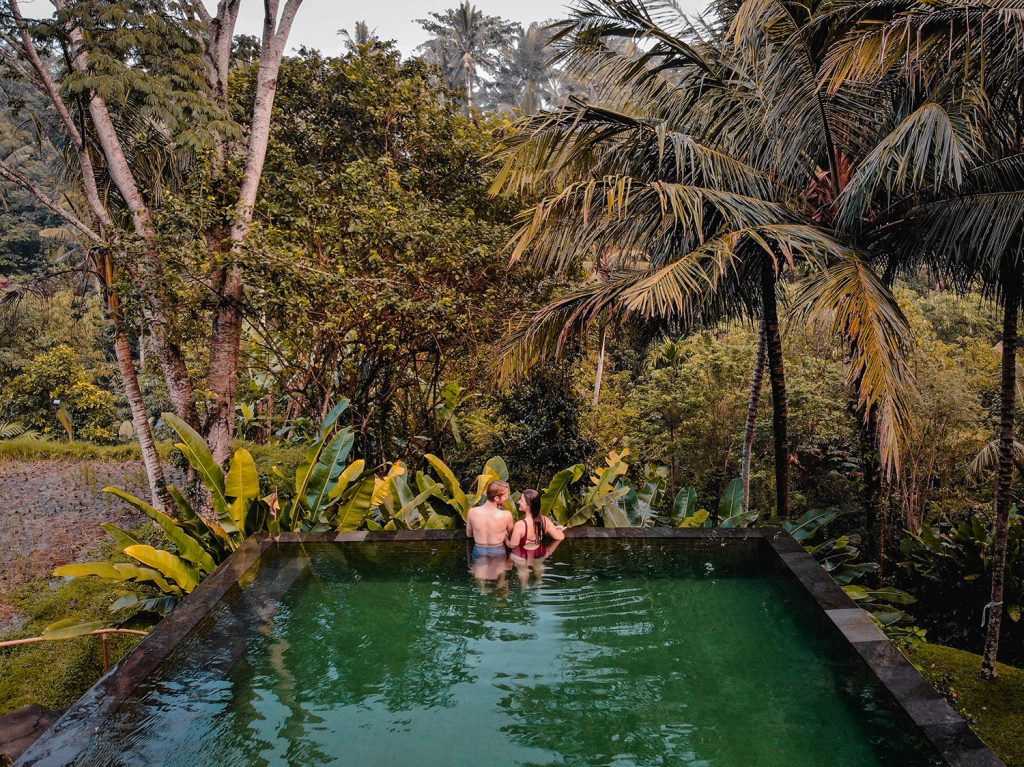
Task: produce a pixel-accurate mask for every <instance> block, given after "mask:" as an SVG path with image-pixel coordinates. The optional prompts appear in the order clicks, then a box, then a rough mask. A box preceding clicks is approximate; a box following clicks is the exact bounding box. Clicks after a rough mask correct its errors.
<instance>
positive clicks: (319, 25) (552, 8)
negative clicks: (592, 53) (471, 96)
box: [208, 0, 707, 54]
mask: <svg viewBox="0 0 1024 767" xmlns="http://www.w3.org/2000/svg"><path fill="white" fill-rule="evenodd" d="M459 2H460V0H361V1H359V2H357V0H304V2H303V4H302V7H301V8H300V9H299V15H298V16H297V17H296V20H295V25H294V26H293V27H292V34H291V38H290V39H289V48H297V47H298V46H299V45H307V46H309V47H311V48H319V49H320V50H321V51H322V52H323V53H325V54H336V53H339V52H341V49H342V46H343V44H344V42H343V40H342V38H341V37H340V36H339V35H338V30H339V29H348V30H350V31H351V30H352V27H353V26H354V25H355V22H356V21H357V20H365V21H366V23H367V24H369V25H370V27H371V28H376V30H377V34H378V35H379V36H380V37H382V38H384V39H386V40H396V41H397V42H398V47H399V48H400V49H401V50H402V51H403V52H404V53H410V52H412V51H413V50H414V49H415V48H416V46H418V45H419V44H420V43H422V42H423V41H424V40H425V39H426V37H427V35H426V33H425V32H424V31H423V30H422V29H420V27H419V25H418V24H417V23H416V21H415V20H416V19H422V18H427V14H428V13H430V12H431V11H443V10H444V9H445V8H454V7H455V6H456V5H458V4H459ZM567 2H568V0H474V3H475V5H476V6H477V7H478V8H480V9H481V10H482V11H483V12H484V13H486V14H488V15H493V16H502V17H504V18H506V19H511V20H512V21H518V22H522V23H529V22H531V21H544V20H546V19H550V18H558V17H560V16H563V15H564V9H565V7H566V5H567ZM208 5H216V3H214V2H212V0H208ZM282 5H283V3H282ZM680 5H681V6H682V8H683V9H684V10H685V11H686V12H688V13H696V12H697V11H699V10H701V9H702V8H703V7H704V6H705V5H707V2H706V0H681V2H680ZM262 25H263V3H261V2H259V0H242V13H241V16H240V18H239V24H238V28H237V31H238V32H239V33H245V34H252V35H256V36H257V37H258V36H259V35H260V31H261V29H262Z"/></svg>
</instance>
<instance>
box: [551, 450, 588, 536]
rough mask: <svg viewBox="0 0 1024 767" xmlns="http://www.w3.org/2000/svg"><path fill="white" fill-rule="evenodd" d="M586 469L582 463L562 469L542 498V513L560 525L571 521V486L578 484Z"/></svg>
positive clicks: (553, 478) (552, 479)
mask: <svg viewBox="0 0 1024 767" xmlns="http://www.w3.org/2000/svg"><path fill="white" fill-rule="evenodd" d="M584 471H585V467H584V466H583V464H582V463H578V464H576V465H575V466H570V467H569V468H568V469H562V470H561V471H560V472H558V473H557V474H555V476H553V477H552V478H551V482H550V483H549V484H548V486H547V487H546V488H544V492H543V493H541V496H540V511H541V514H543V515H544V516H546V517H550V518H551V519H553V520H555V522H557V523H558V524H560V525H564V524H565V523H566V522H568V521H569V497H568V492H569V486H570V485H572V484H573V483H574V482H578V481H579V479H580V477H582V476H583V472H584Z"/></svg>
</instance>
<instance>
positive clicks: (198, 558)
mask: <svg viewBox="0 0 1024 767" xmlns="http://www.w3.org/2000/svg"><path fill="white" fill-rule="evenodd" d="M103 492H105V493H110V494H111V495H116V496H117V497H118V498H120V499H121V500H123V501H126V502H127V503H130V504H131V505H132V506H134V507H135V508H137V509H138V510H139V511H141V512H142V513H143V514H145V515H146V516H147V517H149V518H150V519H152V520H153V521H154V522H156V523H157V524H158V525H160V527H161V529H162V530H163V531H164V535H166V536H167V540H169V541H170V542H171V543H172V544H173V545H174V546H175V547H176V548H177V549H178V553H179V554H180V555H181V556H182V557H183V558H184V559H186V560H188V561H189V562H191V563H192V564H194V565H196V566H198V567H199V569H200V570H202V571H203V572H204V573H207V574H209V573H212V572H213V571H214V570H216V569H217V563H216V562H215V561H214V559H213V557H212V556H210V553H209V552H208V551H207V550H206V549H205V548H203V545H202V544H201V543H200V542H199V541H197V540H196V539H195V538H193V537H192V536H190V535H189V534H188V533H186V532H185V531H184V530H182V529H181V528H180V527H178V525H177V523H175V521H174V520H173V519H171V518H170V517H169V516H167V515H166V514H164V513H163V512H161V511H160V510H158V509H155V508H154V507H152V506H150V505H149V504H148V503H146V502H145V501H143V500H141V499H139V498H136V497H135V496H134V495H131V494H130V493H126V492H124V491H123V490H119V489H118V488H116V487H107V488H104V491H103ZM133 545H142V544H140V543H139V542H138V541H136V542H135V543H134V544H129V545H128V546H127V547H125V550H127V548H130V547H131V546H133ZM157 569H159V568H157Z"/></svg>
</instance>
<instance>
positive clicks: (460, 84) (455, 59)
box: [418, 0, 518, 110]
mask: <svg viewBox="0 0 1024 767" xmlns="http://www.w3.org/2000/svg"><path fill="white" fill-rule="evenodd" d="M430 16H431V18H429V19H418V23H419V25H420V26H421V27H423V29H425V30H426V31H427V32H429V33H430V34H431V35H433V37H432V38H431V39H430V40H428V41H427V42H425V43H424V44H423V45H421V46H420V48H419V50H420V52H421V53H422V55H423V58H424V59H426V60H427V61H429V62H431V63H433V64H436V65H437V67H438V68H439V69H440V70H441V73H442V74H443V76H444V78H445V82H446V83H447V84H448V86H449V87H451V88H453V89H455V90H459V91H461V92H462V93H464V94H465V96H466V109H467V110H469V109H471V108H472V107H473V106H475V103H476V92H477V90H478V89H479V86H480V73H481V71H484V72H488V71H493V70H494V69H495V68H496V67H497V66H498V61H499V57H498V52H499V51H500V50H501V49H502V48H504V47H505V46H507V45H508V44H509V42H510V41H511V40H512V38H513V36H514V35H515V32H516V29H517V27H518V25H517V24H514V23H512V22H510V21H506V20H505V19H503V18H501V17H500V16H487V15H485V14H484V13H483V11H481V10H480V9H479V8H477V7H476V6H474V5H473V3H471V2H470V1H469V0H464V2H463V3H462V4H461V5H460V6H458V7H457V8H449V9H448V10H446V11H443V12H442V13H431V14H430Z"/></svg>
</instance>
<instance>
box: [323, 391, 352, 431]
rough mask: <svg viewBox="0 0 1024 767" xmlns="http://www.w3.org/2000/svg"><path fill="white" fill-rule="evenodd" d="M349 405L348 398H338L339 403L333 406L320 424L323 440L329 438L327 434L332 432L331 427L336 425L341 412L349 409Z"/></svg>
mask: <svg viewBox="0 0 1024 767" xmlns="http://www.w3.org/2000/svg"><path fill="white" fill-rule="evenodd" d="M348 406H349V401H348V400H347V399H340V400H338V404H337V405H335V406H334V407H333V408H331V412H329V413H328V414H327V417H326V418H324V422H323V423H322V424H320V439H321V440H325V439H327V435H328V434H329V433H330V431H331V427H333V426H334V424H335V423H336V422H337V420H338V418H339V417H340V416H341V414H342V413H344V412H345V411H346V410H348Z"/></svg>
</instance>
